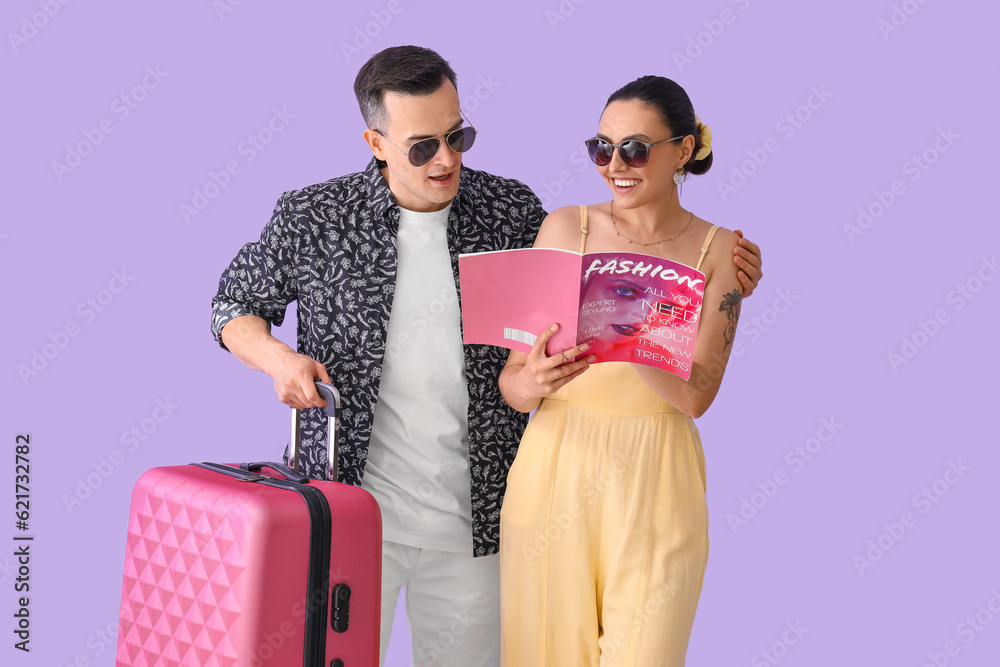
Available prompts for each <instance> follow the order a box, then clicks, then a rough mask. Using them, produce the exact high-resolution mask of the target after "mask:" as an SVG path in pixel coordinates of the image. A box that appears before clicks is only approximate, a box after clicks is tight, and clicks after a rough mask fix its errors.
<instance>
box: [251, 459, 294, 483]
mask: <svg viewBox="0 0 1000 667" xmlns="http://www.w3.org/2000/svg"><path fill="white" fill-rule="evenodd" d="M263 468H273V469H274V470H277V471H278V472H280V473H281V474H282V475H284V476H285V479H287V480H288V481H289V482H296V483H298V484H308V483H309V478H308V477H306V476H305V475H303V474H301V473H298V472H295V471H294V470H292V469H291V468H289V467H288V466H286V465H283V464H281V463H276V462H274V461H256V462H254V463H241V464H240V469H241V470H246V471H247V472H260V471H261V470H262V469H263Z"/></svg>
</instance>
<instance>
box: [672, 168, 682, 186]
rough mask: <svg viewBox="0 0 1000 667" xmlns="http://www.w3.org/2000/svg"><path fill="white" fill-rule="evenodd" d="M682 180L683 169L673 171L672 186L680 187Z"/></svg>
mask: <svg viewBox="0 0 1000 667" xmlns="http://www.w3.org/2000/svg"><path fill="white" fill-rule="evenodd" d="M683 178H684V167H677V168H676V169H674V185H680V184H681V180H683Z"/></svg>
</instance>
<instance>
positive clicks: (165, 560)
mask: <svg viewBox="0 0 1000 667" xmlns="http://www.w3.org/2000/svg"><path fill="white" fill-rule="evenodd" d="M317 387H320V390H321V393H323V396H324V398H326V400H327V405H328V414H329V430H330V445H329V447H330V449H329V452H328V456H327V460H328V471H327V472H328V478H329V479H336V470H335V468H336V460H337V456H336V452H337V450H336V435H337V427H338V421H339V420H338V410H339V404H340V396H339V394H338V393H337V391H336V390H335V389H334V388H333V387H331V386H330V385H323V384H322V383H318V382H317ZM298 443H299V433H298V411H297V410H295V411H293V418H292V444H291V445H290V446H289V465H290V468H286V467H284V466H282V465H280V464H277V463H251V464H244V465H242V466H230V465H221V464H214V463H203V464H191V465H186V466H173V467H164V468H153V469H151V470H149V471H147V472H145V473H144V474H143V475H142V476H141V477H140V478H139V480H138V482H137V483H136V486H135V490H134V491H133V493H132V506H131V511H130V513H129V525H128V539H127V542H126V549H125V571H124V579H123V582H122V602H121V614H120V618H119V629H118V653H117V665H119V666H124V665H130V666H132V665H134V666H137V667H146V666H153V665H162V666H168V665H169V666H173V665H184V666H188V665H190V666H198V667H209V666H212V667H215V666H218V667H236V666H239V667H291V666H295V667H299V666H300V665H302V666H305V667H328V666H329V667H375V666H376V665H378V659H379V621H380V619H379V615H380V600H381V584H382V581H381V578H382V565H381V564H382V519H381V514H380V513H379V509H378V505H376V503H375V500H374V499H373V498H372V497H371V495H370V494H369V493H368V492H366V491H364V490H363V489H361V488H359V487H355V486H350V485H347V484H340V483H338V482H330V481H316V480H310V479H307V478H305V477H302V476H301V475H298V474H297V473H295V472H294V469H296V468H297V467H298Z"/></svg>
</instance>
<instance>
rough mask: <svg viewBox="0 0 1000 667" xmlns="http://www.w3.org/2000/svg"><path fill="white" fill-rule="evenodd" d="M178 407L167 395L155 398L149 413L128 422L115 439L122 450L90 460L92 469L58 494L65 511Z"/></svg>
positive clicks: (77, 504)
mask: <svg viewBox="0 0 1000 667" xmlns="http://www.w3.org/2000/svg"><path fill="white" fill-rule="evenodd" d="M179 407H180V406H179V405H177V404H176V403H174V402H173V401H171V400H170V397H169V396H168V397H166V398H157V399H156V400H155V402H154V405H153V409H152V411H151V412H150V413H149V415H148V416H146V417H145V418H143V419H141V420H140V421H138V422H136V423H134V424H131V425H130V426H129V428H128V430H126V431H124V432H123V433H122V434H121V437H120V438H119V442H121V445H122V448H123V449H124V451H122V450H121V449H113V450H111V452H109V453H108V455H107V457H106V458H101V459H98V460H97V461H93V462H92V463H91V464H90V467H91V468H92V469H93V470H91V471H88V472H87V473H86V474H84V475H82V476H80V477H77V478H76V480H75V482H76V486H74V488H73V492H72V493H63V494H62V495H61V496H59V499H60V500H62V503H63V507H65V508H66V513H67V514H70V515H72V514H73V512H75V511H76V510H78V509H79V508H80V507H82V506H83V504H84V502H85V501H86V500H87V499H89V498H91V497H92V496H93V495H94V492H95V491H97V490H98V489H99V488H101V487H102V486H103V485H104V483H105V482H107V481H108V480H109V479H110V478H111V476H112V475H114V474H115V471H116V470H118V468H120V467H121V466H123V465H124V464H125V460H126V458H127V454H130V453H133V452H136V451H138V449H139V448H140V447H142V446H143V445H145V443H147V442H148V441H149V439H150V438H151V437H152V436H153V434H155V433H156V431H157V430H159V428H160V426H161V425H163V423H164V422H166V421H167V420H168V419H170V417H171V416H173V414H174V412H175V411H176V410H177V409H178V408H179Z"/></svg>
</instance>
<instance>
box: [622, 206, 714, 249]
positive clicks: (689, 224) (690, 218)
mask: <svg viewBox="0 0 1000 667" xmlns="http://www.w3.org/2000/svg"><path fill="white" fill-rule="evenodd" d="M614 210H615V200H614V199H612V200H611V208H610V209H608V214H609V215H610V216H611V226H612V227H614V228H615V234H617V235H618V236H620V237H622V238H623V239H625V240H626V241H628V242H629V243H634V244H636V245H641V246H644V247H645V246H648V245H659V244H661V243H666V242H668V241H674V240H676V239H677V238H678V237H679V236H680V235H681V234H683V233H684V232H686V231H687V229H688V227H690V226H691V221H692V220H694V211H690V214H691V215H690V216H689V217H688V221H687V224H686V225H684V229H682V230H681V231H680V232H678V233H677V234H676V235H674V236H673V237H671V238H669V239H660V240H659V241H655V242H652V243H642V242H641V241H633V240H632V239H630V238H629V237H627V236H625V235H624V234H622V233H621V232H620V231H618V223H616V222H615V213H614Z"/></svg>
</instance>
